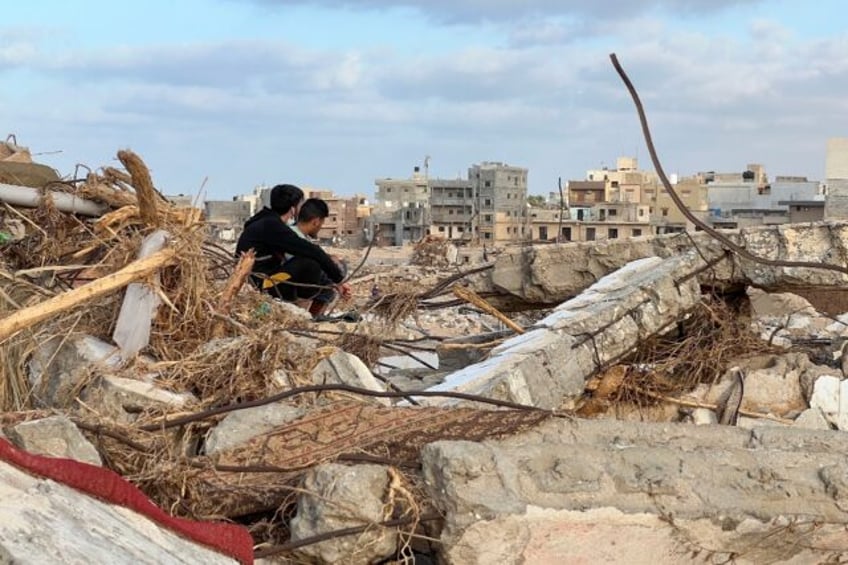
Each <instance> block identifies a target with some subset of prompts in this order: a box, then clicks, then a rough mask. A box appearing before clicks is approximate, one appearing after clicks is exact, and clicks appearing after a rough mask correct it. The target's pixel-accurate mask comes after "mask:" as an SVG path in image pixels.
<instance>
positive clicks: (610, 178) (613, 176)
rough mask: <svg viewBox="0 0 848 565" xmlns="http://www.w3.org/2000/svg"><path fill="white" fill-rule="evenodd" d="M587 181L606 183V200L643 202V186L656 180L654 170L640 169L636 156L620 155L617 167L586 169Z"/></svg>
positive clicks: (604, 199)
mask: <svg viewBox="0 0 848 565" xmlns="http://www.w3.org/2000/svg"><path fill="white" fill-rule="evenodd" d="M586 180H587V181H597V182H603V183H604V198H603V201H604V202H633V203H639V202H641V197H642V186H643V185H644V184H646V183H651V182H655V181H656V180H657V176H656V174H655V173H654V172H652V171H642V170H640V169H639V161H638V160H637V159H636V157H619V158H618V159H616V166H615V169H608V168H605V167H604V168H601V169H591V170H588V171H586Z"/></svg>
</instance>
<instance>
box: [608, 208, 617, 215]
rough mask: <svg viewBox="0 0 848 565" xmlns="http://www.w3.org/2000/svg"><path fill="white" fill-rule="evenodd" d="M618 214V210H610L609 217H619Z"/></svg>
mask: <svg viewBox="0 0 848 565" xmlns="http://www.w3.org/2000/svg"><path fill="white" fill-rule="evenodd" d="M617 214H618V210H616V209H614V208H610V211H609V215H610V216H615V215H617Z"/></svg>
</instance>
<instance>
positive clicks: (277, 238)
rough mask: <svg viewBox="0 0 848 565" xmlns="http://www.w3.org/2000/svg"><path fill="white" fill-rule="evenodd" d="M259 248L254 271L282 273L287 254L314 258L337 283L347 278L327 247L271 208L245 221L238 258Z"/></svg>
mask: <svg viewBox="0 0 848 565" xmlns="http://www.w3.org/2000/svg"><path fill="white" fill-rule="evenodd" d="M249 249H253V250H255V251H256V263H254V265H253V272H254V273H262V274H265V275H273V274H274V273H278V272H280V266H281V265H282V263H283V261H284V260H285V256H286V254H289V255H294V256H295V257H306V258H308V259H313V260H315V261H317V262H318V264H319V265H321V269H322V270H323V271H324V273H325V274H326V275H327V276H328V277H329V278H330V280H332V281H333V282H335V283H340V282H342V280H343V279H344V275H342V272H341V270H340V269H339V267H338V265H336V262H335V261H333V260H332V259H331V258H330V256H329V255H327V254H326V253H325V252H324V250H323V249H321V248H320V247H319V246H317V245H315V244H314V243H312V242H311V241H308V240H306V239H303V238H302V237H300V236H299V235H297V234H296V233H295V232H294V231H293V230H292V229H291V228H290V227H289V226H287V225H286V223H285V222H283V220H282V218H280V215H279V214H277V213H276V212H274V211H272V210H271V209H270V208H262V210H260V211H259V212H257V213H256V214H254V215H253V217H252V218H250V219H249V220H247V221H246V222H245V223H244V231H243V232H241V236H239V240H238V243H237V244H236V257H238V256H240V255H241V254H242V253H244V252H245V251H247V250H249Z"/></svg>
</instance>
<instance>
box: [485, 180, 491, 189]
mask: <svg viewBox="0 0 848 565" xmlns="http://www.w3.org/2000/svg"><path fill="white" fill-rule="evenodd" d="M491 187H492V181H490V180H487V181H486V188H491Z"/></svg>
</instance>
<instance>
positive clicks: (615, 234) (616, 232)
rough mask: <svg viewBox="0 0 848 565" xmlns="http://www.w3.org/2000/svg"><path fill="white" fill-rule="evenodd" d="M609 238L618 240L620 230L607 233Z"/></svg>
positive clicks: (610, 230) (616, 229) (611, 230)
mask: <svg viewBox="0 0 848 565" xmlns="http://www.w3.org/2000/svg"><path fill="white" fill-rule="evenodd" d="M607 237H609V238H610V239H618V228H610V229H609V230H608V231H607Z"/></svg>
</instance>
